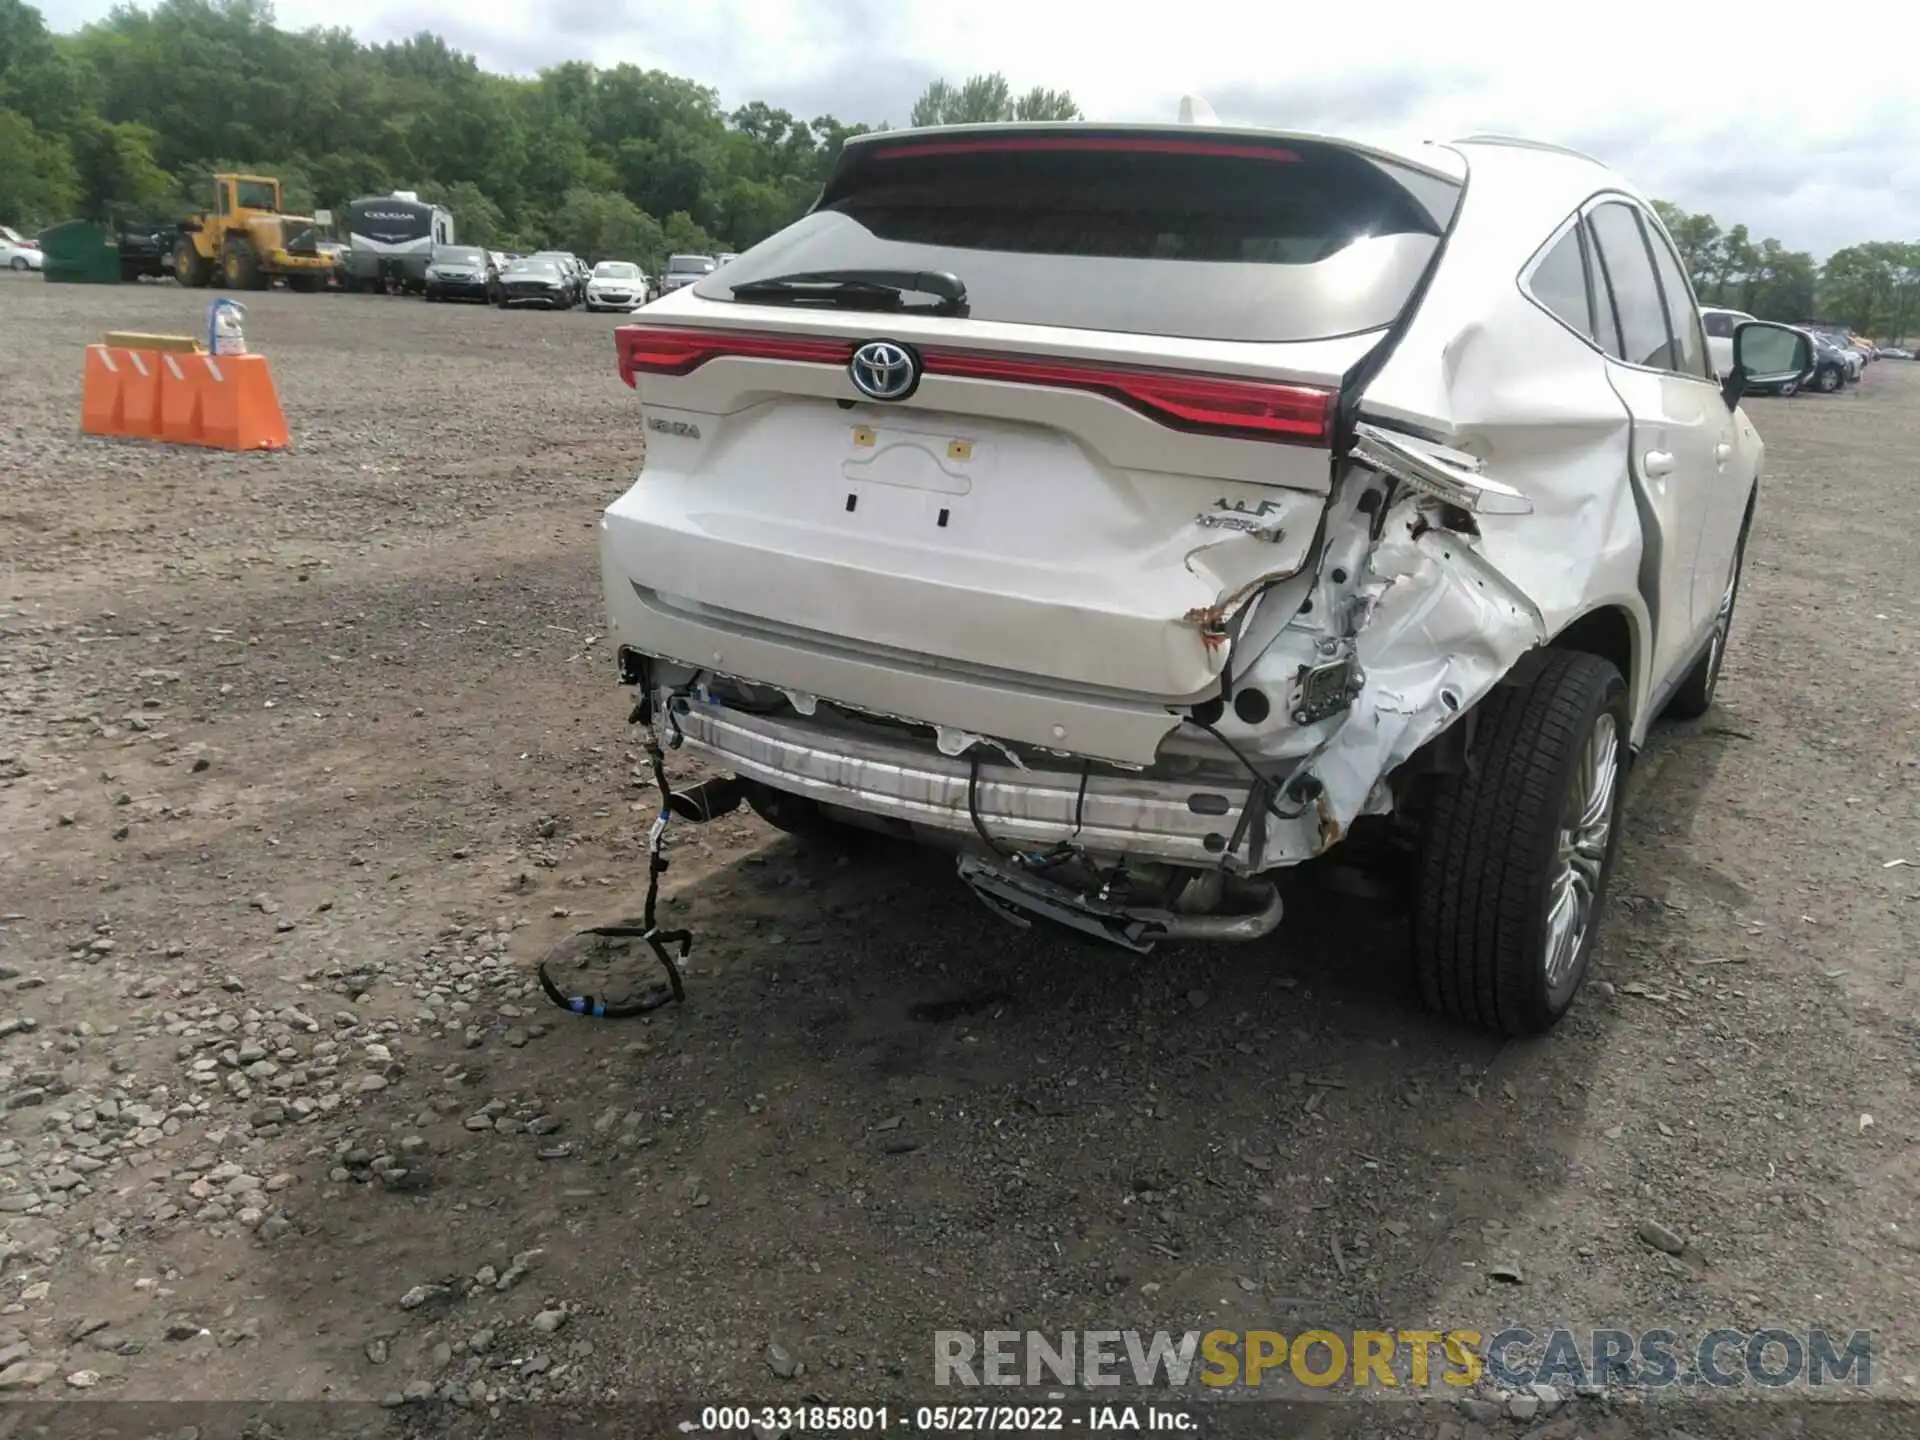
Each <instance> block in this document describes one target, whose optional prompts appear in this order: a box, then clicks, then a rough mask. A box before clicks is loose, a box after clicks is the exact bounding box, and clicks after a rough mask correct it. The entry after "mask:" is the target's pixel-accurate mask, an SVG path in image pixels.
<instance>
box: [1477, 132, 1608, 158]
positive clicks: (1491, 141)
mask: <svg viewBox="0 0 1920 1440" xmlns="http://www.w3.org/2000/svg"><path fill="white" fill-rule="evenodd" d="M1454 143H1455V144H1456V145H1510V146H1512V147H1513V148H1514V149H1516V150H1543V151H1545V152H1547V153H1548V154H1550V155H1571V156H1572V157H1573V158H1574V159H1576V160H1585V161H1587V162H1588V163H1589V164H1593V165H1604V164H1606V161H1604V160H1600V159H1597V158H1596V157H1594V156H1592V155H1589V154H1587V152H1586V151H1584V150H1576V149H1574V148H1573V147H1572V146H1571V145H1554V144H1551V143H1549V142H1548V141H1545V140H1527V139H1524V138H1522V137H1521V136H1518V135H1463V136H1461V137H1460V139H1458V140H1456V141H1455V142H1454Z"/></svg>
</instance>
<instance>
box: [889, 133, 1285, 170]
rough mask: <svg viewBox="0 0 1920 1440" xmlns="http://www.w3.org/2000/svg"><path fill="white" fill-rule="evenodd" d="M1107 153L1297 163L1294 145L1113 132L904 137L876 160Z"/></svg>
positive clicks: (1280, 163)
mask: <svg viewBox="0 0 1920 1440" xmlns="http://www.w3.org/2000/svg"><path fill="white" fill-rule="evenodd" d="M1048 152H1052V153H1056V154H1060V153H1065V154H1076V153H1077V154H1107V155H1197V156H1205V157H1212V158H1215V159H1227V160H1269V161H1272V162H1273V163H1275V164H1279V165H1285V164H1292V163H1297V162H1298V161H1299V159H1300V157H1299V155H1297V154H1296V153H1295V152H1293V151H1292V150H1283V149H1281V148H1279V147H1278V146H1274V145H1247V144H1235V143H1233V142H1232V141H1230V140H1186V139H1181V138H1178V137H1174V136H1166V137H1161V136H1150V135H1138V136H1113V135H1007V136H984V137H981V138H978V139H959V140H921V141H911V140H909V141H905V142H903V143H901V144H898V145H882V146H876V147H875V148H874V149H873V150H872V151H871V152H870V155H871V158H873V159H875V160H904V159H908V158H911V157H919V156H925V155H1007V154H1019V153H1026V154H1045V153H1048Z"/></svg>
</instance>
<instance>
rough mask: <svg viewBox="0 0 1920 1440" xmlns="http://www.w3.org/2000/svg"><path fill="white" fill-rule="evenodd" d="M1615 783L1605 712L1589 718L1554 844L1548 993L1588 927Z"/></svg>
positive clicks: (1614, 731)
mask: <svg viewBox="0 0 1920 1440" xmlns="http://www.w3.org/2000/svg"><path fill="white" fill-rule="evenodd" d="M1619 788H1620V729H1619V723H1618V722H1617V721H1616V720H1615V719H1614V716H1613V713H1612V712H1611V711H1607V712H1605V713H1603V714H1601V715H1599V716H1597V717H1596V718H1595V719H1594V722H1593V729H1592V730H1591V731H1590V732H1589V733H1588V735H1587V744H1586V748H1585V749H1584V750H1583V751H1582V753H1581V756H1580V764H1579V767H1578V768H1577V769H1576V771H1575V772H1574V780H1573V784H1572V786H1571V787H1570V788H1569V790H1568V794H1567V805H1566V810H1565V811H1564V813H1563V816H1562V823H1561V827H1560V832H1559V835H1558V837H1557V841H1556V844H1555V847H1554V873H1553V880H1552V884H1551V886H1550V887H1549V889H1548V900H1547V934H1546V954H1545V968H1546V980H1547V989H1548V990H1549V991H1551V992H1558V991H1560V990H1562V989H1563V988H1564V987H1565V986H1566V985H1567V984H1568V982H1569V981H1570V980H1571V979H1572V978H1573V976H1574V974H1575V973H1576V971H1577V970H1578V967H1579V962H1580V955H1581V952H1582V950H1583V949H1584V948H1585V945H1586V940H1587V935H1588V933H1589V932H1590V931H1591V930H1592V929H1593V917H1594V912H1595V910H1596V909H1597V908H1598V906H1599V897H1600V879H1601V872H1602V871H1603V870H1604V869H1605V867H1606V863H1607V847H1608V843H1609V842H1610V841H1611V839H1612V837H1613V810H1614V798H1615V795H1616V793H1617V792H1618V790H1619Z"/></svg>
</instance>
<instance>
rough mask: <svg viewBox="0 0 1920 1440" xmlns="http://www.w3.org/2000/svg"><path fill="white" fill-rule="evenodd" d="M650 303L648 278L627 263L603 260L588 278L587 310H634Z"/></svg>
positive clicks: (637, 268) (636, 266)
mask: <svg viewBox="0 0 1920 1440" xmlns="http://www.w3.org/2000/svg"><path fill="white" fill-rule="evenodd" d="M646 303H647V277H646V274H645V273H644V272H643V271H642V270H641V269H640V267H639V266H638V265H633V264H629V263H628V262H627V261H625V260H602V261H601V262H600V263H599V264H598V265H596V266H594V267H593V273H592V274H591V275H589V276H588V277H587V309H589V310H634V309H638V308H639V307H640V306H642V305H644V304H646Z"/></svg>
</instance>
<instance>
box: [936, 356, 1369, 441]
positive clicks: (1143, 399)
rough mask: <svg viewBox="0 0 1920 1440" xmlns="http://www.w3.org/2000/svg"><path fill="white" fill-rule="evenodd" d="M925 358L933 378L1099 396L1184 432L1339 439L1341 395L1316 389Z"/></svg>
mask: <svg viewBox="0 0 1920 1440" xmlns="http://www.w3.org/2000/svg"><path fill="white" fill-rule="evenodd" d="M920 358H921V362H922V363H923V365H924V366H925V367H926V373H927V374H929V375H948V376H952V377H954V378H956V379H963V380H1000V381H1005V382H1007V383H1009V384H1013V385H1050V386H1054V387H1056V388H1059V389H1064V390H1088V391H1092V392H1093V393H1095V394H1097V395H1105V396H1106V397H1107V398H1108V399H1111V400H1117V401H1119V402H1120V403H1121V404H1122V405H1128V406H1131V407H1132V408H1133V409H1135V410H1138V411H1140V412H1141V413H1142V414H1143V415H1147V416H1150V417H1151V418H1153V419H1155V420H1158V421H1159V422H1160V423H1161V424H1163V425H1171V426H1173V427H1174V428H1175V429H1179V430H1192V431H1199V432H1203V433H1207V434H1220V435H1234V436H1238V437H1240V438H1242V439H1250V440H1279V441H1288V442H1292V443H1295V444H1302V445H1321V444H1326V443H1327V442H1328V441H1329V439H1330V438H1331V437H1332V434H1333V402H1334V392H1333V391H1331V390H1322V389H1318V388H1317V387H1314V386H1311V385H1286V384H1281V383H1279V382H1276V381H1269V380H1234V379H1228V378H1225V377H1223V376H1217V375H1187V374H1182V373H1180V372H1178V371H1171V370H1135V369H1130V368H1126V367H1121V366H1103V365H1081V364H1077V363H1074V362H1070V361H1065V362H1063V361H1056V360H1029V359H1027V358H1025V357H1024V356H1019V355H990V354H984V353H982V352H980V351H976V350H926V351H922V352H921V357H920Z"/></svg>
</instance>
